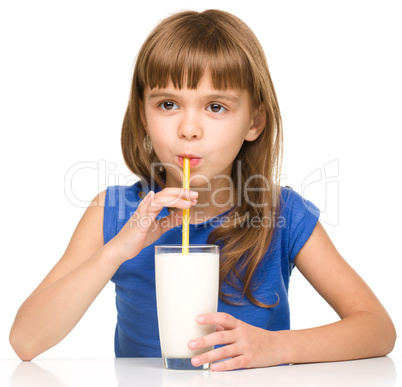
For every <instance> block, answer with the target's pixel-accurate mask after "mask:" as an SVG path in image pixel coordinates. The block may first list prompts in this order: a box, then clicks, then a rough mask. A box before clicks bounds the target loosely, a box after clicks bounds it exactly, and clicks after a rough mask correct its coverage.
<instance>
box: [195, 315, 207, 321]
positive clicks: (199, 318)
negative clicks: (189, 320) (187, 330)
mask: <svg viewBox="0 0 402 387" xmlns="http://www.w3.org/2000/svg"><path fill="white" fill-rule="evenodd" d="M196 320H197V322H199V323H202V322H204V321H205V317H204V316H198V317H197V318H196Z"/></svg>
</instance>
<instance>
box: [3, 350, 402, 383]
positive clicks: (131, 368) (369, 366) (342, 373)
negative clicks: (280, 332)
mask: <svg viewBox="0 0 402 387" xmlns="http://www.w3.org/2000/svg"><path fill="white" fill-rule="evenodd" d="M401 360H402V359H401V358H400V357H392V356H391V357H382V358H376V359H366V360H356V361H348V362H338V363H321V364H300V365H291V366H279V367H270V368H259V369H251V370H238V371H229V372H222V373H218V372H211V371H198V370H197V371H173V370H165V369H163V366H162V360H161V359H160V358H126V359H38V360H33V361H32V362H20V361H19V360H18V359H0V386H2V387H3V386H4V387H6V386H10V387H67V386H68V387H69V386H71V387H81V386H85V387H92V386H95V387H103V386H105V387H106V386H107V387H113V386H118V387H135V386H141V387H153V386H158V387H159V386H163V387H184V386H186V387H187V386H212V387H220V386H225V387H236V386H239V387H240V386H241V387H244V386H252V387H255V386H280V387H287V386H289V387H303V386H308V387H315V386H317V387H324V386H325V387H332V386H334V387H340V386H347V387H349V386H351V387H360V386H364V387H372V386H376V387H391V386H392V387H394V386H400V385H402V376H401V375H399V377H398V375H397V368H399V369H400V368H401V367H400V363H401Z"/></svg>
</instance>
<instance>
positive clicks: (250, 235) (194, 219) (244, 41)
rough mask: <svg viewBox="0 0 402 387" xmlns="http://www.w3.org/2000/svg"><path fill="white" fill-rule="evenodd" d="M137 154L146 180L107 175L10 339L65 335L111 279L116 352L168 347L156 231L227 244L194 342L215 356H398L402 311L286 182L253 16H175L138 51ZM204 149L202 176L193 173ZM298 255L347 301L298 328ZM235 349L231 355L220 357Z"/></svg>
mask: <svg viewBox="0 0 402 387" xmlns="http://www.w3.org/2000/svg"><path fill="white" fill-rule="evenodd" d="M121 142H122V148H123V155H124V158H125V161H126V163H127V165H128V166H129V168H130V169H131V171H132V172H133V173H134V174H136V175H137V176H139V177H140V178H141V180H140V181H139V182H138V183H136V184H134V185H133V186H129V187H123V186H115V187H109V188H108V189H107V190H106V191H105V192H101V193H100V194H99V195H98V196H97V197H96V198H95V199H94V200H93V202H92V203H91V205H90V206H89V208H88V209H87V210H86V212H85V214H84V215H83V217H82V219H81V221H80V222H79V224H78V226H77V228H76V230H75V232H74V234H73V236H72V239H71V241H70V243H69V246H68V248H67V250H66V252H65V253H64V255H63V257H62V258H61V259H60V261H59V262H58V263H57V264H56V265H55V266H54V268H53V269H52V270H51V271H50V273H49V274H48V275H47V276H46V278H45V279H44V280H43V281H42V283H41V284H40V285H39V286H38V287H37V289H35V290H34V292H33V293H32V294H31V295H30V296H29V297H28V298H27V300H26V301H25V302H24V303H23V305H22V306H21V308H20V309H19V311H18V313H17V316H16V319H15V322H14V324H13V327H12V329H11V334H10V341H11V344H12V346H13V348H14V350H15V351H16V353H17V355H18V356H19V357H20V358H21V359H23V360H31V359H32V358H34V357H35V356H37V355H39V354H40V353H42V352H44V351H46V350H47V349H49V348H51V347H52V346H54V345H56V344H57V343H58V342H59V341H61V340H62V339H63V338H64V337H65V336H66V335H67V334H68V333H69V332H70V331H71V330H72V328H73V327H74V326H75V325H76V324H77V322H78V321H79V320H80V318H81V317H82V316H83V314H84V313H85V311H86V310H87V308H88V307H89V306H90V304H91V303H92V301H93V300H94V299H95V298H96V296H97V295H98V294H99V292H100V291H101V290H102V289H103V287H104V286H105V285H106V284H107V282H108V281H109V280H112V281H113V282H114V283H115V285H116V306H117V312H118V319H117V326H116V331H115V353H116V356H117V357H140V356H152V357H157V356H161V353H160V344H159V336H158V326H157V314H156V298H155V280H154V275H155V273H154V245H155V244H180V243H181V225H180V224H181V216H182V210H183V209H190V223H191V225H190V242H191V243H192V244H206V243H214V244H219V246H220V248H221V266H220V282H221V283H220V300H219V306H218V313H212V314H204V315H200V316H197V318H196V320H197V322H198V323H199V324H212V325H215V326H216V328H217V331H216V332H215V333H212V334H210V335H207V336H205V337H194V338H193V339H192V340H191V341H190V342H189V343H188V346H189V348H190V349H194V350H195V349H200V348H204V347H209V346H216V348H215V349H214V350H212V351H209V352H206V353H204V354H202V355H199V356H195V357H193V359H192V363H193V365H195V366H200V365H202V364H204V363H208V362H213V365H212V369H213V370H218V371H222V370H231V369H236V368H252V367H265V366H272V365H277V364H283V363H305V362H323V361H337V360H347V359H358V358H364V357H373V356H384V355H386V354H388V353H389V352H390V351H391V350H392V348H393V346H394V343H395V337H396V334H395V329H394V326H393V323H392V321H391V319H390V317H389V316H388V314H387V312H386V311H385V310H384V308H383V306H382V305H381V303H380V302H379V301H378V300H377V298H376V297H375V295H374V294H373V293H372V292H371V290H370V289H369V288H368V286H367V285H366V284H365V283H364V282H363V280H362V279H361V278H360V277H359V276H358V275H357V274H356V272H355V271H353V269H352V268H351V267H350V266H349V265H348V264H347V263H346V262H345V261H344V260H343V258H342V257H341V256H340V254H339V253H338V252H337V250H336V249H335V247H334V245H333V244H332V242H331V240H330V239H329V237H328V235H327V234H326V232H325V230H324V228H323V227H322V225H321V224H320V222H319V221H318V217H319V211H318V209H317V208H316V207H315V206H314V205H313V204H312V203H310V202H308V201H305V200H303V199H302V198H301V196H300V195H298V194H297V193H295V192H294V191H293V190H292V189H290V188H285V187H281V186H280V184H279V175H280V162H281V151H282V125H281V116H280V111H279V107H278V101H277V98H276V94H275V90H274V87H273V84H272V81H271V78H270V75H269V70H268V66H267V62H266V59H265V56H264V53H263V50H262V48H261V46H260V44H259V42H258V40H257V39H256V37H255V36H254V34H253V33H252V32H251V31H250V29H249V28H248V27H247V26H246V25H245V24H244V23H243V22H242V21H241V20H239V19H238V18H236V17H235V16H233V15H231V14H228V13H225V12H223V11H216V10H208V11H205V12H202V13H198V12H182V13H178V14H175V15H173V16H171V17H169V18H167V19H165V20H163V21H162V22H161V23H160V24H159V25H158V26H157V27H156V28H155V30H154V31H153V32H152V33H151V34H150V35H149V37H148V38H147V40H146V41H145V43H144V44H143V46H142V48H141V50H140V52H139V54H138V58H137V62H136V66H135V70H134V76H133V83H132V89H131V96H130V100H129V103H128V107H127V111H126V114H125V117H124V122H123V128H122V137H121ZM184 157H187V158H190V160H191V190H185V189H182V188H180V187H181V185H182V174H181V170H182V165H183V158H184ZM294 266H297V268H298V269H299V270H300V271H301V272H302V274H303V275H304V276H305V277H306V278H307V280H308V281H309V282H310V283H311V284H312V285H313V286H314V288H315V289H316V290H317V291H318V292H319V293H320V294H321V295H322V296H323V297H324V298H325V300H326V301H327V302H328V303H329V304H330V305H331V306H332V307H333V308H334V310H335V311H336V312H337V313H338V315H339V316H340V321H338V322H335V323H333V324H329V325H325V326H321V327H316V328H311V329H304V330H298V331H295V330H290V323H289V304H288V299H287V293H288V285H289V277H290V274H291V271H292V269H293V268H294ZM222 359H226V360H224V361H219V360H222Z"/></svg>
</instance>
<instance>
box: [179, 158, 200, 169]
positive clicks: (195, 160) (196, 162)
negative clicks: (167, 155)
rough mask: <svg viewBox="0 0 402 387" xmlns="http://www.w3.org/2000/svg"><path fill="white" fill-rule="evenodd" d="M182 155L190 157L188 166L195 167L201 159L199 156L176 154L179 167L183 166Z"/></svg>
mask: <svg viewBox="0 0 402 387" xmlns="http://www.w3.org/2000/svg"><path fill="white" fill-rule="evenodd" d="M183 157H187V158H188V159H190V168H194V167H196V166H197V165H198V164H199V163H200V162H201V160H202V159H201V158H199V157H194V156H177V158H178V160H179V163H180V165H181V167H183Z"/></svg>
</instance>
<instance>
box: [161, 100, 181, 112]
mask: <svg viewBox="0 0 402 387" xmlns="http://www.w3.org/2000/svg"><path fill="white" fill-rule="evenodd" d="M159 106H160V107H161V108H162V109H163V110H175V109H178V108H179V107H178V106H177V105H176V104H175V103H174V102H172V101H165V102H162V103H161V104H160V105H159Z"/></svg>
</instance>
